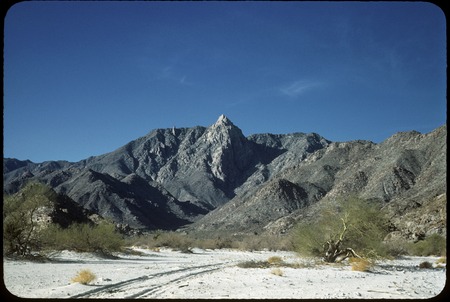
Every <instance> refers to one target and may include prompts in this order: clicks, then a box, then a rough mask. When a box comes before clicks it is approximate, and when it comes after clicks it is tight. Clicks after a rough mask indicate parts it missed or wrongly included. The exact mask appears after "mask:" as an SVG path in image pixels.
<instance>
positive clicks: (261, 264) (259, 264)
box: [237, 260, 271, 268]
mask: <svg viewBox="0 0 450 302" xmlns="http://www.w3.org/2000/svg"><path fill="white" fill-rule="evenodd" d="M237 266H238V267H240V268H268V267H270V266H271V265H270V263H269V262H267V261H254V260H250V261H244V262H241V263H238V265H237Z"/></svg>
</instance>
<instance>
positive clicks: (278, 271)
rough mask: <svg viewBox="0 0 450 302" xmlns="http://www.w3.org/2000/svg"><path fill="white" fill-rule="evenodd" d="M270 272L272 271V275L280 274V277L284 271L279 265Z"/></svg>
mask: <svg viewBox="0 0 450 302" xmlns="http://www.w3.org/2000/svg"><path fill="white" fill-rule="evenodd" d="M270 273H271V274H272V275H275V276H280V277H282V276H283V271H282V270H281V269H280V268H279V267H276V268H274V269H272V270H271V271H270Z"/></svg>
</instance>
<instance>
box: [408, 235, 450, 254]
mask: <svg viewBox="0 0 450 302" xmlns="http://www.w3.org/2000/svg"><path fill="white" fill-rule="evenodd" d="M446 246H447V244H446V239H445V237H443V236H441V235H439V234H432V235H430V236H428V237H426V238H425V239H424V240H420V241H417V242H416V243H412V244H411V246H410V249H409V250H410V252H409V253H410V254H413V255H417V256H444V255H445V254H446V249H447V248H446Z"/></svg>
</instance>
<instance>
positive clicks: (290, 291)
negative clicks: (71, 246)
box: [3, 247, 446, 299]
mask: <svg viewBox="0 0 450 302" xmlns="http://www.w3.org/2000/svg"><path fill="white" fill-rule="evenodd" d="M133 250H134V253H128V254H125V253H120V254H117V255H116V256H117V257H116V258H115V259H109V258H104V257H99V256H96V255H94V254H89V253H75V252H69V251H63V252H55V253H53V254H51V259H52V261H50V262H45V263H37V262H29V261H17V260H4V263H3V270H4V286H5V287H6V289H7V290H8V291H9V292H10V293H11V294H12V295H14V296H18V297H21V298H128V299H133V298H161V299H165V298H178V299H198V298H204V299H216V298H220V299H241V298H248V299H274V298H275V299H311V298H312V299H320V298H329V299H330V298H333V299H334V298H356V299H367V298H381V299H383V298H393V299H402V298H404V299H416V298H432V297H435V296H437V295H440V294H441V293H442V292H443V290H444V287H445V283H446V268H445V267H437V268H436V267H435V268H428V269H424V268H419V264H420V263H422V262H424V261H428V262H430V263H435V262H436V260H437V259H438V257H402V258H400V259H396V260H383V261H378V262H376V264H375V266H373V267H372V268H371V269H370V270H369V271H367V272H361V271H353V270H352V269H351V266H350V265H348V264H325V263H323V262H320V261H319V260H318V259H310V258H300V257H299V256H298V255H296V254H295V253H292V252H281V251H278V252H273V251H259V252H258V251H254V252H247V251H237V250H202V249H193V250H192V253H181V252H179V251H173V250H170V249H161V250H156V251H155V250H149V249H144V248H136V247H135V248H133ZM273 256H276V257H280V258H281V259H282V260H283V262H284V263H288V264H295V265H286V266H281V267H279V268H271V267H269V268H242V267H239V266H238V264H239V263H243V262H247V261H267V260H268V259H269V258H270V257H273ZM83 269H88V270H90V271H91V272H92V273H94V274H95V275H96V279H95V280H94V281H93V282H91V283H90V284H87V285H83V284H80V283H74V282H72V281H71V279H72V278H74V277H75V276H76V275H77V273H78V272H79V271H80V270H83Z"/></svg>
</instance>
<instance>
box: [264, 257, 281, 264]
mask: <svg viewBox="0 0 450 302" xmlns="http://www.w3.org/2000/svg"><path fill="white" fill-rule="evenodd" d="M267 262H269V263H270V264H274V265H277V264H282V263H283V259H281V257H278V256H272V257H269V259H267Z"/></svg>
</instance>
